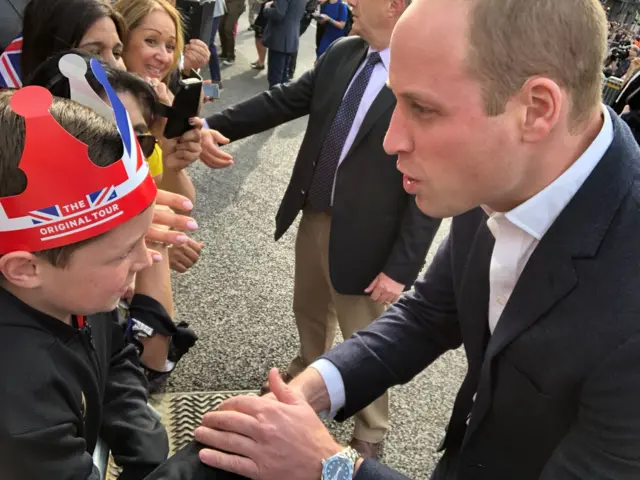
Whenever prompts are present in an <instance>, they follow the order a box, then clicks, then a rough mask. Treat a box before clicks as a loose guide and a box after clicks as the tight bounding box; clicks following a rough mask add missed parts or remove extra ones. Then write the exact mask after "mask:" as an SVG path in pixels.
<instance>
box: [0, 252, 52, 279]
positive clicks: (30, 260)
mask: <svg viewBox="0 0 640 480" xmlns="http://www.w3.org/2000/svg"><path fill="white" fill-rule="evenodd" d="M38 263H39V259H38V257H36V256H35V255H34V254H33V253H29V252H11V253H7V254H6V255H2V256H0V273H2V275H3V276H4V278H5V279H6V280H7V281H8V282H10V283H12V284H13V285H15V286H16V287H20V288H37V287H39V286H40V285H41V283H42V277H41V275H40V268H39V265H38Z"/></svg>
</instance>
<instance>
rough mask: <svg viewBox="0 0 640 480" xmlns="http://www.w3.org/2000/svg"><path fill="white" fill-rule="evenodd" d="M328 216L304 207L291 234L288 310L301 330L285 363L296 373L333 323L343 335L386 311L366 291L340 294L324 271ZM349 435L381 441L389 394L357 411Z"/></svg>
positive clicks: (327, 343)
mask: <svg viewBox="0 0 640 480" xmlns="http://www.w3.org/2000/svg"><path fill="white" fill-rule="evenodd" d="M330 230H331V215H329V214H327V213H316V212H310V211H305V212H304V213H303V215H302V220H301V221H300V227H299V229H298V236H297V238H296V268H295V285H294V294H293V312H294V315H295V318H296V324H297V326H298V332H299V334H300V353H299V354H298V356H297V357H296V358H294V359H293V361H292V362H291V365H290V366H289V370H288V372H289V374H290V375H292V376H296V375H297V374H299V373H300V372H302V371H303V370H304V369H305V368H307V367H308V366H309V365H310V364H311V363H313V361H314V360H316V359H317V358H318V357H319V356H320V355H322V354H323V353H325V352H326V351H328V350H329V349H330V348H331V346H332V345H333V339H334V336H335V333H336V327H337V326H338V325H340V330H341V331H342V336H343V337H344V338H345V339H347V338H349V337H350V336H351V335H352V334H353V333H354V332H355V331H357V330H360V329H362V328H365V327H367V326H368V325H369V324H370V323H371V322H372V321H373V320H375V319H376V318H378V317H379V316H380V315H381V314H382V313H383V312H384V310H385V307H384V306H383V305H379V304H377V303H375V302H373V301H372V300H371V298H370V297H369V296H367V295H341V294H339V293H338V292H336V291H335V290H334V288H333V286H332V285H331V279H330V276H329V234H330ZM355 423H356V426H355V431H354V434H353V436H354V437H355V438H357V439H358V440H363V441H365V442H371V443H378V442H380V441H382V439H383V438H384V435H385V433H386V431H387V428H388V427H389V394H388V393H385V394H384V395H383V396H382V397H380V398H379V399H378V400H376V401H375V402H373V403H372V404H371V405H369V406H368V407H366V408H365V409H364V410H362V411H360V412H358V413H357V414H356V416H355Z"/></svg>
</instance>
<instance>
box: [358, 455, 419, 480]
mask: <svg viewBox="0 0 640 480" xmlns="http://www.w3.org/2000/svg"><path fill="white" fill-rule="evenodd" d="M354 480H409V477H407V476H405V475H403V474H401V473H399V472H396V471H395V470H392V469H391V468H389V467H387V466H386V465H383V464H381V463H378V462H376V461H375V460H371V459H367V460H365V461H364V462H362V465H360V468H359V469H358V473H357V474H356V476H355V477H354Z"/></svg>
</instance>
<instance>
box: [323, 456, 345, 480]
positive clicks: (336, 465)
mask: <svg viewBox="0 0 640 480" xmlns="http://www.w3.org/2000/svg"><path fill="white" fill-rule="evenodd" d="M322 478H323V479H326V480H352V478H353V462H351V461H350V460H349V459H347V458H345V457H332V458H330V459H329V460H327V461H326V462H325V464H324V468H323V469H322Z"/></svg>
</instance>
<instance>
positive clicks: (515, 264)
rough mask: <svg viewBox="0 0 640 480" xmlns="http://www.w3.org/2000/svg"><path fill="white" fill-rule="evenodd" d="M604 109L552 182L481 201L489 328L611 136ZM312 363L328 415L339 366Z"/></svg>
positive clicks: (341, 401)
mask: <svg viewBox="0 0 640 480" xmlns="http://www.w3.org/2000/svg"><path fill="white" fill-rule="evenodd" d="M603 110H604V114H603V116H604V123H603V125H602V129H601V130H600V133H599V134H598V136H597V137H596V138H595V140H594V141H593V143H591V145H590V146H589V148H587V150H586V151H585V152H584V153H583V154H582V155H581V156H580V158H578V160H576V162H575V163H574V164H573V165H571V167H569V168H568V169H567V170H566V171H565V172H564V173H563V174H562V175H560V176H559V177H558V178H557V179H556V180H555V181H554V182H553V183H551V184H550V185H548V186H547V187H546V188H545V189H543V190H542V191H540V192H538V193H537V194H536V195H535V196H533V197H532V198H530V199H529V200H527V201H526V202H525V203H523V204H522V205H520V206H518V207H516V208H514V209H513V210H511V211H509V212H506V213H499V212H493V211H491V210H490V209H489V208H487V207H483V208H484V210H485V211H486V212H487V214H489V219H488V220H487V226H488V227H489V230H490V231H491V233H492V234H493V236H494V237H495V239H496V242H495V245H494V247H493V253H492V255H491V266H490V270H489V291H490V296H489V329H490V331H491V333H492V334H493V332H494V330H495V328H496V325H497V324H498V321H499V320H500V316H501V315H502V311H503V310H504V308H505V306H506V305H507V302H508V301H509V297H510V296H511V294H512V293H513V290H514V288H515V286H516V284H517V283H518V279H519V278H520V275H521V274H522V271H523V270H524V267H525V265H526V264H527V262H528V261H529V258H531V254H532V253H533V251H534V250H535V248H536V247H537V246H538V243H539V242H540V240H541V239H542V237H544V235H545V233H547V231H548V230H549V228H550V227H551V225H553V222H555V220H556V219H557V218H558V216H559V215H560V213H562V211H563V210H564V209H565V207H566V206H567V205H568V204H569V202H570V201H571V199H572V198H573V197H574V196H575V194H576V193H577V192H578V190H579V189H580V187H581V186H582V184H583V183H584V182H585V181H586V180H587V177H589V175H590V174H591V172H592V171H593V169H594V168H595V167H596V165H598V162H600V160H601V159H602V157H603V156H604V154H605V152H606V151H607V149H608V148H609V146H610V145H611V142H612V141H613V124H612V122H611V116H610V114H609V111H608V110H607V109H606V108H604V107H603ZM311 367H313V368H315V369H316V370H317V371H318V372H320V375H322V378H323V380H324V382H325V384H326V385H327V390H328V391H329V398H330V400H331V410H330V411H329V412H325V414H324V416H325V417H330V418H333V417H334V416H335V415H336V413H338V410H340V409H341V408H343V407H344V405H345V388H344V382H343V380H342V377H341V375H340V372H339V371H338V369H337V368H336V367H335V365H333V363H331V362H330V361H328V360H325V359H320V360H318V361H316V362H314V363H313V364H312V365H311Z"/></svg>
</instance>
